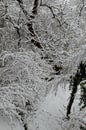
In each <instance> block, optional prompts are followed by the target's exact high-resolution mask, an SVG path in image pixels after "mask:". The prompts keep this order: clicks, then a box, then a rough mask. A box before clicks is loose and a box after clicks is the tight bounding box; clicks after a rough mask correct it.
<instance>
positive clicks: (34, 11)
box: [32, 0, 39, 15]
mask: <svg viewBox="0 0 86 130" xmlns="http://www.w3.org/2000/svg"><path fill="white" fill-rule="evenodd" d="M38 5H39V0H34V6H33V10H32V13H33V14H34V15H36V14H37V11H38Z"/></svg>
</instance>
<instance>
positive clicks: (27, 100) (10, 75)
mask: <svg viewBox="0 0 86 130" xmlns="http://www.w3.org/2000/svg"><path fill="white" fill-rule="evenodd" d="M44 66H45V67H44ZM50 70H51V71H52V68H51V67H49V65H47V63H46V62H45V61H44V60H41V59H40V55H39V54H38V53H34V52H32V51H28V52H25V51H22V52H14V53H12V52H7V51H5V52H3V53H1V54H0V109H1V110H3V111H4V112H5V113H7V114H8V115H9V114H11V115H13V114H17V111H23V112H28V111H29V109H32V108H29V107H33V109H36V108H37V105H38V102H40V101H41V99H42V97H44V96H45V95H46V93H47V92H46V88H47V82H46V81H44V79H45V78H46V77H47V76H48V75H49V73H48V72H49V71H50ZM26 104H28V105H26Z"/></svg>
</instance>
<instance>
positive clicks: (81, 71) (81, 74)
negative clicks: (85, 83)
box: [66, 62, 86, 118]
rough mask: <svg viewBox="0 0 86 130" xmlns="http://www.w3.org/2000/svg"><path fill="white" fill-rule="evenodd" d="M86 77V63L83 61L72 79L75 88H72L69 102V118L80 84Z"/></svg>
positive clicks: (67, 114)
mask: <svg viewBox="0 0 86 130" xmlns="http://www.w3.org/2000/svg"><path fill="white" fill-rule="evenodd" d="M84 79H86V65H85V63H82V62H81V63H80V65H79V67H78V70H77V72H76V74H75V76H74V77H72V81H71V82H72V86H73V88H72V92H71V95H70V100H69V103H68V106H67V113H66V116H67V117H68V118H69V115H70V113H71V108H72V105H73V102H74V99H75V95H76V93H77V89H78V85H79V84H80V82H81V81H82V80H84Z"/></svg>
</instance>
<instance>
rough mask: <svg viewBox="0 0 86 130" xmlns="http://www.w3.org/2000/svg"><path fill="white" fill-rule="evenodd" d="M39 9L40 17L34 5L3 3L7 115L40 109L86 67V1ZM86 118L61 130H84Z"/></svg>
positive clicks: (0, 56) (1, 99)
mask: <svg viewBox="0 0 86 130" xmlns="http://www.w3.org/2000/svg"><path fill="white" fill-rule="evenodd" d="M38 4H39V5H38V6H37V14H36V15H35V14H34V13H33V11H32V10H33V6H34V0H33V1H32V0H1V1H0V109H1V110H3V111H4V112H5V113H7V114H8V115H14V114H15V115H17V116H19V115H20V113H22V112H23V113H25V114H26V115H28V113H29V112H30V111H31V110H32V109H33V110H36V109H37V107H38V104H39V103H40V101H41V100H42V98H43V97H45V96H46V94H48V92H49V90H50V89H51V88H53V90H54V91H55V92H56V90H57V89H58V85H61V87H62V86H63V85H64V86H66V87H68V86H67V84H69V81H70V76H71V75H72V76H74V75H75V74H76V72H77V68H78V66H79V64H80V62H81V61H82V62H83V61H84V62H86V45H85V44H86V24H85V23H86V0H54V1H53V0H39V2H38ZM82 82H83V81H82ZM66 87H65V88H66ZM82 95H83V94H82V93H81V96H82ZM84 101H85V100H84ZM84 114H85V111H84V110H82V111H80V116H79V112H76V113H75V114H71V115H70V120H67V121H65V120H62V119H61V120H60V122H61V123H60V125H62V124H63V126H62V129H65V130H67V129H68V130H69V129H70V130H75V129H76V130H79V129H80V128H81V127H83V125H82V124H81V121H83V120H82V117H83V116H82V115H84ZM75 121H76V123H75ZM67 123H68V125H67Z"/></svg>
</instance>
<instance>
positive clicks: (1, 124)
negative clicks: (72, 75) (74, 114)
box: [0, 86, 75, 130]
mask: <svg viewBox="0 0 86 130" xmlns="http://www.w3.org/2000/svg"><path fill="white" fill-rule="evenodd" d="M69 95H70V92H69V90H68V89H67V90H65V89H64V88H62V87H61V86H59V88H58V91H57V95H56V96H55V94H54V93H53V92H52V91H51V92H50V93H49V94H48V95H47V97H46V98H45V101H44V102H43V103H41V106H40V107H39V109H38V110H37V111H36V112H35V113H34V114H33V116H30V117H29V118H28V128H29V130H57V129H58V130H61V122H60V121H61V120H62V119H63V118H64V117H65V113H66V106H67V103H68V98H69ZM73 110H75V109H74V108H73ZM0 130H23V128H22V127H21V126H20V124H19V123H18V122H15V124H14V125H13V126H12V127H11V125H10V122H9V121H7V118H3V117H1V118H0Z"/></svg>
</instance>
